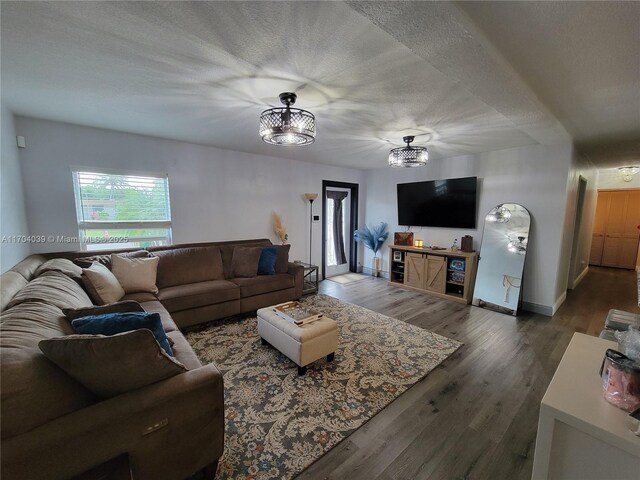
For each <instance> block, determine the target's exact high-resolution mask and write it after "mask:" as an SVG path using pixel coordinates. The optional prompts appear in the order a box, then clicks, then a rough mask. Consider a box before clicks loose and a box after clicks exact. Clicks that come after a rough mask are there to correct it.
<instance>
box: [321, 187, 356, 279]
mask: <svg viewBox="0 0 640 480" xmlns="http://www.w3.org/2000/svg"><path fill="white" fill-rule="evenodd" d="M325 195H326V199H325V200H326V212H325V216H324V221H325V229H324V231H325V232H326V235H325V252H326V253H325V276H326V277H327V278H328V277H334V276H336V275H342V274H344V273H348V272H349V254H350V252H349V239H350V235H352V234H351V232H350V225H351V197H350V195H351V190H350V189H348V188H338V187H331V188H327V189H326V192H325Z"/></svg>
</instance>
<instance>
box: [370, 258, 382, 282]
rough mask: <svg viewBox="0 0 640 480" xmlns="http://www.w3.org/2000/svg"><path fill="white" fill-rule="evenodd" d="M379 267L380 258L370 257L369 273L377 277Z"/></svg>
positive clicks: (380, 264)
mask: <svg viewBox="0 0 640 480" xmlns="http://www.w3.org/2000/svg"><path fill="white" fill-rule="evenodd" d="M381 267H382V258H381V257H373V258H372V259H371V275H373V276H374V277H379V276H380V268H381Z"/></svg>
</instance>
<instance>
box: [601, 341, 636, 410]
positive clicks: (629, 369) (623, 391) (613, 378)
mask: <svg viewBox="0 0 640 480" xmlns="http://www.w3.org/2000/svg"><path fill="white" fill-rule="evenodd" d="M600 376H601V377H602V387H603V388H604V398H605V399H606V400H607V401H608V402H609V403H612V404H614V405H615V406H616V407H618V408H621V409H623V410H625V411H627V412H632V411H634V410H635V409H637V408H640V364H638V363H637V362H634V361H633V360H631V359H630V358H628V357H627V356H626V355H623V354H622V353H620V352H617V351H615V350H612V349H608V350H607V353H606V354H605V356H604V360H603V361H602V367H600Z"/></svg>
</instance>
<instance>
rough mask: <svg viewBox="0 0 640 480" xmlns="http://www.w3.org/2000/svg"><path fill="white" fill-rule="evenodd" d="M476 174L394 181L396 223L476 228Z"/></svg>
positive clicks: (416, 225)
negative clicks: (440, 178)
mask: <svg viewBox="0 0 640 480" xmlns="http://www.w3.org/2000/svg"><path fill="white" fill-rule="evenodd" d="M477 180H478V179H477V177H465V178H453V179H449V180H431V181H428V182H414V183H399V184H398V225H407V226H414V227H447V228H476V187H477Z"/></svg>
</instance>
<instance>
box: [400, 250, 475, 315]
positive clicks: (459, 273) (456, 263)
mask: <svg viewBox="0 0 640 480" xmlns="http://www.w3.org/2000/svg"><path fill="white" fill-rule="evenodd" d="M389 253H390V255H389V285H395V286H398V287H403V288H409V289H412V290H417V291H421V292H426V293H431V294H433V295H437V296H439V297H442V298H447V299H449V300H454V301H456V302H460V303H467V304H468V303H471V299H472V298H473V287H474V285H475V281H476V270H477V266H478V253H477V252H462V251H455V252H453V251H451V250H433V249H430V248H420V247H409V246H404V245H390V246H389Z"/></svg>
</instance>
